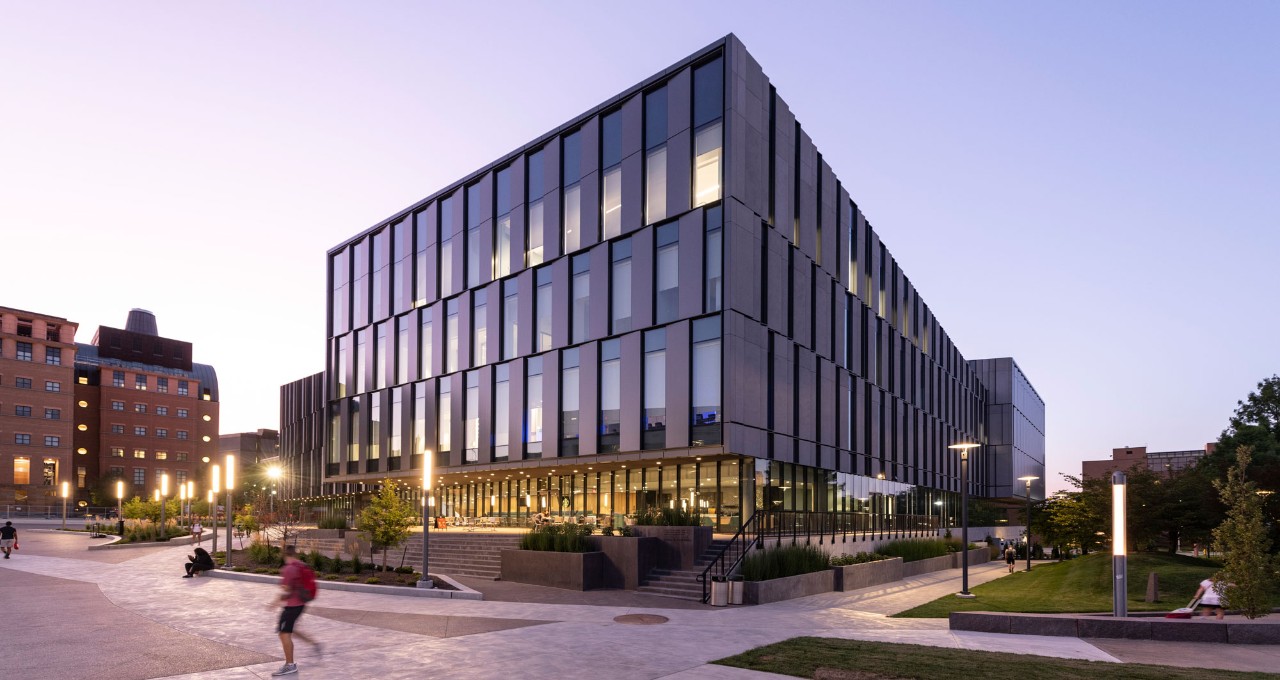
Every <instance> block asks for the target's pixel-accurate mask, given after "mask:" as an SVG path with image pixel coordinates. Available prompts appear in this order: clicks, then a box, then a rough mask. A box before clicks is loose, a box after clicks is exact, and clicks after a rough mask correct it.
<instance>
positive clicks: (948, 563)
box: [902, 553, 959, 578]
mask: <svg viewBox="0 0 1280 680" xmlns="http://www.w3.org/2000/svg"><path fill="white" fill-rule="evenodd" d="M957 554H959V553H957ZM954 566H955V558H954V557H953V556H952V555H942V556H941V557H930V558H928V559H924V560H916V561H914V562H903V563H902V578H911V577H912V576H919V575H921V574H928V573H929V572H933V571H942V570H943V569H952V568H954Z"/></svg>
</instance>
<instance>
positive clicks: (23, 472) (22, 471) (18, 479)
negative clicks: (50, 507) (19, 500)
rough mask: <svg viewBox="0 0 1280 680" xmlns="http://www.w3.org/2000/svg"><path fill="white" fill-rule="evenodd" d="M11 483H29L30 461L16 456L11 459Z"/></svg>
mask: <svg viewBox="0 0 1280 680" xmlns="http://www.w3.org/2000/svg"><path fill="white" fill-rule="evenodd" d="M13 483H14V484H30V483H31V459H30V458H25V457H23V456H18V457H16V458H14V459H13Z"/></svg>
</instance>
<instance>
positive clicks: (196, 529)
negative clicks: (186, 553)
mask: <svg viewBox="0 0 1280 680" xmlns="http://www.w3.org/2000/svg"><path fill="white" fill-rule="evenodd" d="M203 533H204V527H202V526H200V520H196V523H195V524H192V525H191V535H192V536H195V537H196V544H199V543H201V534H203Z"/></svg>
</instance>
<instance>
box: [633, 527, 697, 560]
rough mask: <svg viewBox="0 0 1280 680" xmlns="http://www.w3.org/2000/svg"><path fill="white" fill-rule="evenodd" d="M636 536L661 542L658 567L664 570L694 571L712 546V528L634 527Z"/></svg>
mask: <svg viewBox="0 0 1280 680" xmlns="http://www.w3.org/2000/svg"><path fill="white" fill-rule="evenodd" d="M631 529H632V532H634V533H635V535H636V536H642V537H646V538H656V539H658V541H659V546H658V556H657V561H658V563H657V566H658V567H660V568H662V569H683V570H689V569H693V565H695V564H697V563H698V558H700V557H702V553H704V552H706V551H707V547H708V546H710V545H711V531H712V529H711V527H654V526H634V527H632V528H631Z"/></svg>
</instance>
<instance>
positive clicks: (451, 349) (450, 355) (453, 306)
mask: <svg viewBox="0 0 1280 680" xmlns="http://www.w3.org/2000/svg"><path fill="white" fill-rule="evenodd" d="M444 313H445V318H444V357H445V367H444V372H445V373H452V372H454V371H456V370H458V299H457V298H454V299H452V300H449V301H448V302H445V312H444Z"/></svg>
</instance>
